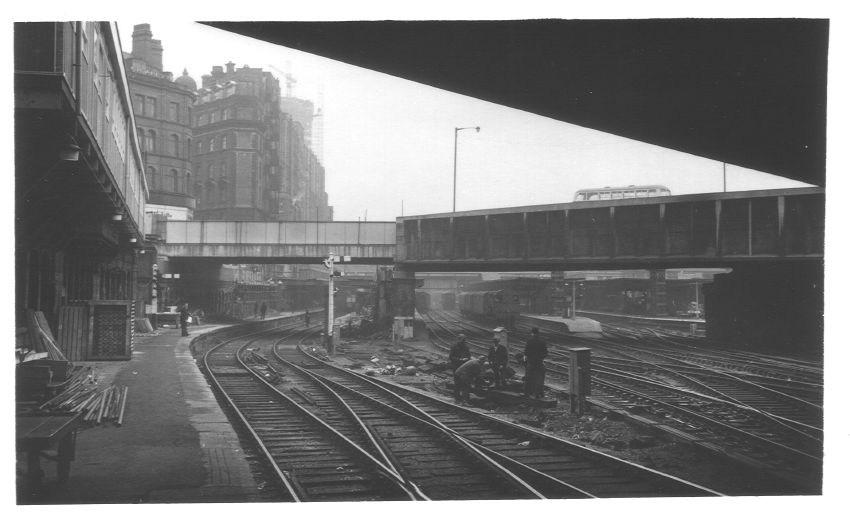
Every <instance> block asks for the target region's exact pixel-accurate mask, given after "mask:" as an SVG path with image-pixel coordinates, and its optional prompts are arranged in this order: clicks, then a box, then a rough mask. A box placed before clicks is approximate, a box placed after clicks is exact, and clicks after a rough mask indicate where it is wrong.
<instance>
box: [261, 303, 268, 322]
mask: <svg viewBox="0 0 850 520" xmlns="http://www.w3.org/2000/svg"><path fill="white" fill-rule="evenodd" d="M266 309H268V307H266V302H263V303H262V304H260V319H261V320H264V319H266Z"/></svg>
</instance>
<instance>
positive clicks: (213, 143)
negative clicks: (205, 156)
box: [210, 137, 215, 152]
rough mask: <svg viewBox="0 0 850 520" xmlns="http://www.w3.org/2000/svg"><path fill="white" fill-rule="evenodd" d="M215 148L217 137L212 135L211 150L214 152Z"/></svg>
mask: <svg viewBox="0 0 850 520" xmlns="http://www.w3.org/2000/svg"><path fill="white" fill-rule="evenodd" d="M213 150H215V138H214V137H210V151H211V152H212V151H213Z"/></svg>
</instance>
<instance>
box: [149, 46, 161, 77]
mask: <svg viewBox="0 0 850 520" xmlns="http://www.w3.org/2000/svg"><path fill="white" fill-rule="evenodd" d="M148 63H149V64H150V65H151V66H152V67H154V68H156V69H157V70H162V42H161V41H160V40H151V50H150V61H148Z"/></svg>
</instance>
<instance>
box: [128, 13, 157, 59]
mask: <svg viewBox="0 0 850 520" xmlns="http://www.w3.org/2000/svg"><path fill="white" fill-rule="evenodd" d="M151 38H153V33H152V32H151V25H150V24H149V23H140V24H138V25H134V26H133V50H132V51H131V54H132V55H133V57H134V58H139V59H141V60H144V61H146V62H149V61H150V41H151Z"/></svg>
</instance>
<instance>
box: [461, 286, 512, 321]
mask: <svg viewBox="0 0 850 520" xmlns="http://www.w3.org/2000/svg"><path fill="white" fill-rule="evenodd" d="M457 305H458V310H460V312H461V314H463V315H464V316H469V317H471V318H478V319H484V320H488V321H493V322H494V325H501V326H504V327H507V328H508V329H513V328H514V323H515V322H516V317H517V315H518V314H519V298H518V297H517V296H516V295H515V294H513V293H512V292H511V291H507V290H499V291H469V292H462V293H460V294H458V295H457Z"/></svg>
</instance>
